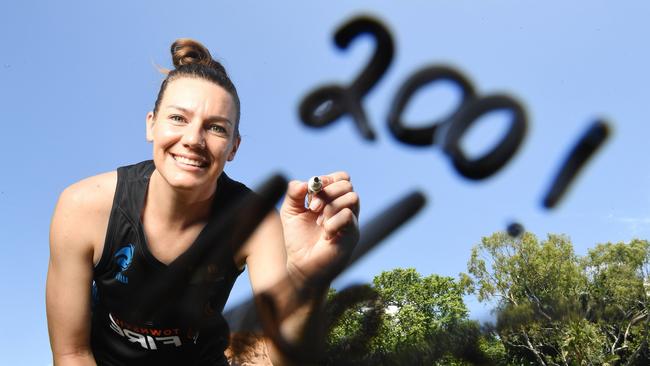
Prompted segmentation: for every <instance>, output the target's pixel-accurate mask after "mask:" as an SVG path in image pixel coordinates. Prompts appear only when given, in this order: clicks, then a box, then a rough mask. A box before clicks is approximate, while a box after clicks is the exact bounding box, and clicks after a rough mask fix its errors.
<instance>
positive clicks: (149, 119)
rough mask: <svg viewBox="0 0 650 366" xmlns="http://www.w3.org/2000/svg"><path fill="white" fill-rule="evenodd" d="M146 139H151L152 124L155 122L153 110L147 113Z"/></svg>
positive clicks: (150, 140)
mask: <svg viewBox="0 0 650 366" xmlns="http://www.w3.org/2000/svg"><path fill="white" fill-rule="evenodd" d="M146 120H147V141H149V142H152V141H153V125H154V123H155V122H156V121H155V119H154V115H153V112H149V113H147V118H146Z"/></svg>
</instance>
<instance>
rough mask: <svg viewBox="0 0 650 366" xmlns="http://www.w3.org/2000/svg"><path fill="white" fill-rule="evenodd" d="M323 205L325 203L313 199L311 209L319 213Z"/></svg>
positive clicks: (310, 204)
mask: <svg viewBox="0 0 650 366" xmlns="http://www.w3.org/2000/svg"><path fill="white" fill-rule="evenodd" d="M322 204H323V201H321V200H319V199H318V198H315V197H314V198H312V199H311V202H310V203H309V209H310V210H312V211H318V210H320V209H321V206H322Z"/></svg>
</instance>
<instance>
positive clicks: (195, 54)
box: [171, 38, 214, 69]
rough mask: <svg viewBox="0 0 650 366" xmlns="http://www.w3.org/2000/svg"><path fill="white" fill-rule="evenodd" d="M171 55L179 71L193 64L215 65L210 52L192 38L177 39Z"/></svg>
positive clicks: (173, 44)
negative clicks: (182, 67) (180, 68)
mask: <svg viewBox="0 0 650 366" xmlns="http://www.w3.org/2000/svg"><path fill="white" fill-rule="evenodd" d="M171 53H172V62H173V63H174V67H175V68H177V69H178V68H179V67H181V66H185V65H191V64H202V65H205V66H212V64H213V63H214V61H213V60H212V56H211V55H210V51H208V49H207V48H205V46H203V45H202V44H201V43H199V42H197V41H195V40H193V39H190V38H180V39H177V40H176V41H175V42H174V43H172V47H171Z"/></svg>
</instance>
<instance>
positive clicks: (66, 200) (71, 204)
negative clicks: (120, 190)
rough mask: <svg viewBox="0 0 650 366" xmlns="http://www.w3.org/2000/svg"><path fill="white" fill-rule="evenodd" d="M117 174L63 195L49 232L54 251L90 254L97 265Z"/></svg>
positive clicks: (77, 185) (71, 188) (78, 184)
mask: <svg viewBox="0 0 650 366" xmlns="http://www.w3.org/2000/svg"><path fill="white" fill-rule="evenodd" d="M116 186H117V172H116V171H112V172H108V173H103V174H99V175H95V176H92V177H89V178H86V179H83V180H81V181H79V182H76V183H74V184H72V185H70V186H68V187H67V188H65V189H64V190H63V192H62V193H61V194H60V196H59V199H58V202H57V204H56V208H55V209H54V215H53V217H52V225H51V228H50V246H51V250H56V249H63V250H65V251H68V250H74V251H78V252H86V253H87V252H91V253H93V259H94V261H95V262H96V260H97V259H98V255H99V254H100V253H101V247H103V244H104V242H103V241H104V237H105V235H106V229H107V226H108V219H109V217H110V213H111V208H112V206H113V197H114V195H115V189H116Z"/></svg>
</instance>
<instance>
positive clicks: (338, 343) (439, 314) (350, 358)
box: [327, 268, 496, 365]
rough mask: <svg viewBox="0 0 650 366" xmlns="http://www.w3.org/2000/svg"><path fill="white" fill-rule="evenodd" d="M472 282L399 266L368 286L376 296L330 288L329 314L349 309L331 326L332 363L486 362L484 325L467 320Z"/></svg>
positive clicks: (413, 363)
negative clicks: (467, 297)
mask: <svg viewBox="0 0 650 366" xmlns="http://www.w3.org/2000/svg"><path fill="white" fill-rule="evenodd" d="M468 284H469V283H468V282H467V281H462V280H460V281H456V280H454V279H453V278H451V277H443V276H438V275H430V276H427V277H423V276H421V275H420V274H418V273H417V272H416V271H415V269H412V268H409V269H401V268H398V269H395V270H392V271H388V272H383V273H381V274H380V275H378V276H376V277H375V278H374V280H373V283H372V286H370V287H369V289H371V290H372V291H374V292H375V293H376V295H377V296H376V297H373V296H365V297H362V296H359V297H357V298H355V299H354V301H353V300H351V297H350V296H348V295H349V294H350V293H346V292H345V291H343V292H341V293H335V292H333V291H331V292H330V296H329V299H330V302H329V306H328V309H330V314H331V315H332V316H334V315H335V313H336V312H337V309H340V308H342V304H343V303H345V305H346V306H347V307H348V308H347V310H345V311H344V312H343V313H342V315H341V316H340V317H339V318H338V320H337V321H336V322H335V323H334V324H333V326H332V328H331V332H330V337H329V341H328V353H327V354H328V364H331V365H346V364H349V365H364V364H368V365H370V364H372V365H469V363H467V359H470V360H471V359H474V360H483V358H484V355H483V354H482V351H481V349H480V347H479V340H480V339H481V332H480V329H479V327H478V325H477V324H476V323H475V322H472V321H469V320H468V319H467V316H468V310H467V307H466V306H465V303H464V302H463V296H464V295H465V294H467V292H468V287H467V285H468ZM337 297H338V298H337ZM361 299H363V300H361ZM373 314H374V315H379V316H377V317H376V318H374V319H376V323H375V322H373V321H371V322H368V320H367V319H368V318H373V316H372V315H373ZM368 324H370V325H371V326H369V325H368ZM485 344H488V343H485ZM491 346H492V345H491ZM495 354H496V353H495Z"/></svg>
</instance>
